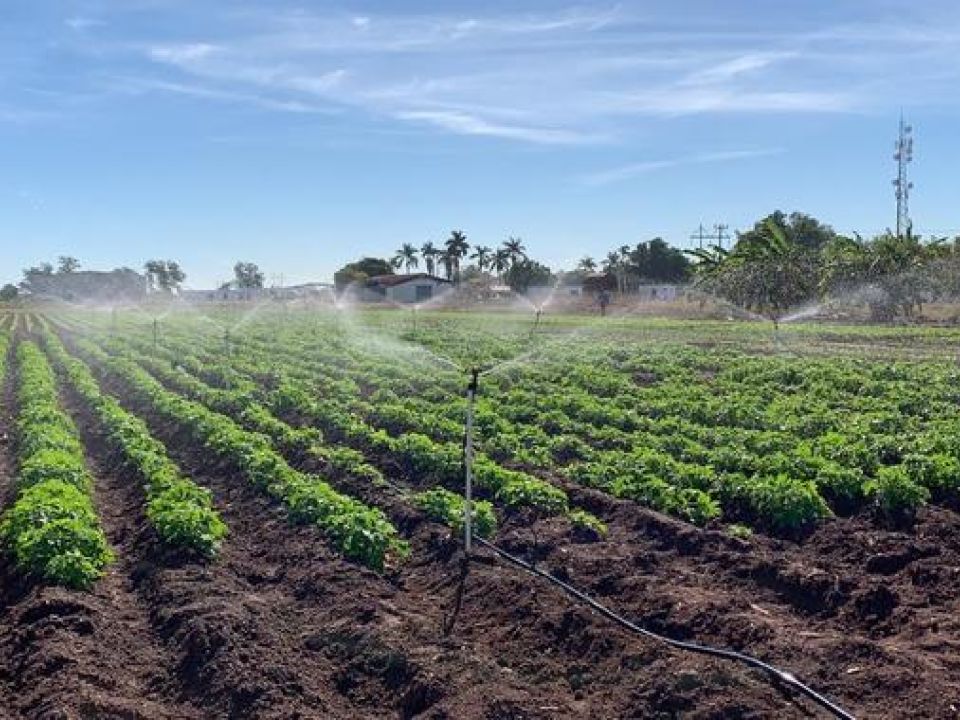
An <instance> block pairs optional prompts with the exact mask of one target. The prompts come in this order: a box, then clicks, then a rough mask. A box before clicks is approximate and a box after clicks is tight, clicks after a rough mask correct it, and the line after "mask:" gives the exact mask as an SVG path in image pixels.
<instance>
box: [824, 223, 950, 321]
mask: <svg viewBox="0 0 960 720" xmlns="http://www.w3.org/2000/svg"><path fill="white" fill-rule="evenodd" d="M823 266H824V271H823V276H822V278H821V290H822V291H823V292H824V293H826V294H828V295H831V296H833V297H834V298H836V299H839V300H843V299H847V300H852V301H853V302H855V303H861V302H862V303H865V304H866V305H867V306H868V307H869V308H870V312H871V316H872V318H873V319H874V320H877V321H889V320H892V319H893V318H894V317H895V316H896V315H898V314H903V315H906V316H908V317H909V316H911V315H913V313H914V309H917V310H922V307H923V303H924V302H925V301H927V300H931V299H933V298H935V297H936V296H937V295H939V294H950V290H951V285H953V284H954V281H955V280H956V277H957V276H956V274H955V272H954V269H955V268H956V260H955V253H954V250H953V248H952V247H951V246H950V245H948V244H947V243H946V241H945V240H934V241H932V242H929V243H924V242H923V241H922V240H921V239H920V238H919V237H917V236H915V235H913V233H912V232H910V231H909V230H908V231H907V232H906V233H905V234H904V235H901V236H897V235H895V234H894V233H892V232H889V231H888V232H886V233H884V234H882V235H878V236H877V237H875V238H873V239H872V240H864V239H863V238H861V237H859V236H855V237H853V238H836V239H835V240H834V241H833V242H831V243H830V244H828V245H827V246H826V247H825V248H824V251H823Z"/></svg>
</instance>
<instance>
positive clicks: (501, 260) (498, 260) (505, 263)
mask: <svg viewBox="0 0 960 720" xmlns="http://www.w3.org/2000/svg"><path fill="white" fill-rule="evenodd" d="M490 267H491V268H492V269H493V271H494V272H496V273H497V279H498V280H502V279H503V274H504V273H505V272H506V271H507V269H508V268H509V267H510V253H509V252H507V251H506V250H505V249H504V248H500V249H499V250H497V251H496V252H495V253H494V254H493V257H492V258H490Z"/></svg>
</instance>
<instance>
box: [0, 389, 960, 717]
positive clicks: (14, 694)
mask: <svg viewBox="0 0 960 720" xmlns="http://www.w3.org/2000/svg"><path fill="white" fill-rule="evenodd" d="M106 387H107V388H108V389H109V390H111V391H112V392H114V393H115V394H117V395H118V397H120V398H121V399H123V398H124V397H125V396H124V393H123V388H122V387H120V386H116V385H113V384H110V383H108V384H107V385H106ZM5 398H6V399H7V400H9V388H8V389H7V392H6V394H5ZM64 401H65V405H66V406H67V408H68V409H69V410H70V412H71V413H72V414H73V416H74V418H75V419H76V420H77V422H78V425H79V426H80V427H81V430H82V434H83V436H84V440H85V443H86V446H87V448H88V452H89V463H90V467H91V469H92V471H93V473H94V475H95V476H96V481H97V483H96V487H97V490H96V503H97V506H98V508H99V510H100V512H101V515H102V519H103V522H104V525H105V529H106V531H107V534H108V536H109V538H110V541H111V543H112V544H113V546H114V547H115V549H116V550H117V554H118V558H119V559H118V562H117V563H116V564H115V565H114V566H113V567H112V568H111V569H110V571H109V574H108V575H107V576H106V577H105V578H104V579H103V580H102V581H101V582H100V583H99V584H98V585H97V586H96V587H95V588H94V590H93V591H92V592H87V593H84V592H74V591H68V590H62V589H50V588H42V587H39V586H36V585H34V584H32V583H30V582H29V581H25V580H21V579H17V578H16V575H15V574H14V573H13V572H12V570H11V568H10V567H9V565H8V564H7V563H8V560H7V559H3V560H2V563H3V564H2V565H0V583H2V586H0V702H2V703H3V705H2V708H0V717H7V716H9V717H14V718H16V717H30V718H89V717H95V718H197V717H211V718H212V717H216V718H219V717H233V718H414V717H416V718H431V719H435V720H439V719H441V718H451V719H453V718H456V719H457V720H460V719H468V720H469V719H477V720H480V719H484V720H494V719H498V720H507V719H513V720H520V719H540V718H544V719H545V718H674V717H684V718H807V717H825V715H824V714H823V711H822V710H818V709H817V708H816V707H815V706H813V705H811V704H810V703H809V702H808V701H806V700H804V699H802V698H798V697H797V696H795V695H794V694H793V693H791V692H790V691H789V690H788V689H787V688H784V687H778V686H777V685H775V684H773V683H771V682H770V681H769V679H767V678H766V677H764V676H762V675H760V674H758V673H757V672H755V671H753V670H749V669H747V668H744V667H742V666H739V665H736V664H731V663H730V662H726V661H722V660H713V659H710V658H705V657H702V656H695V655H690V654H685V653H682V652H680V651H676V650H673V649H670V648H668V647H665V646H663V645H661V644H658V643H655V642H652V641H650V640H647V639H643V638H639V637H636V636H634V635H631V634H629V633H627V632H626V631H624V630H621V629H620V628H619V627H617V626H615V625H612V624H611V623H610V622H609V621H608V620H606V619H604V618H602V617H600V616H598V615H596V614H594V613H592V612H590V611H588V610H586V609H584V608H582V607H580V606H577V605H575V604H574V603H573V602H572V601H571V600H570V599H569V598H568V597H567V596H566V595H564V594H563V593H562V592H561V591H560V590H558V589H556V588H554V587H553V586H551V585H549V584H546V583H545V582H544V581H542V580H539V579H536V578H533V577H531V576H529V575H527V574H525V573H523V572H522V571H521V570H519V569H516V568H514V567H512V566H510V565H508V564H506V563H504V562H503V561H499V560H495V559H493V558H492V557H490V556H489V555H488V554H486V553H485V552H483V551H481V552H480V553H479V555H480V557H479V558H477V559H475V560H474V561H473V562H471V563H470V565H469V570H468V572H467V573H466V575H465V577H464V576H463V575H462V574H461V568H462V564H461V556H460V553H459V550H458V548H459V544H458V543H457V542H455V541H453V540H452V539H451V538H449V534H448V532H447V531H446V530H445V529H444V528H442V527H440V526H438V525H436V524H433V523H431V522H429V521H427V520H425V519H424V518H423V517H422V516H421V515H420V514H419V513H417V512H416V511H414V510H411V509H410V508H409V507H407V506H406V505H405V504H404V503H402V502H401V501H399V500H398V499H397V498H395V497H392V496H391V495H390V493H387V492H385V493H384V494H383V496H382V498H381V504H382V506H383V507H384V508H385V509H386V510H387V511H388V512H389V513H390V514H391V516H392V517H393V519H394V521H395V522H396V523H397V525H398V527H400V528H401V529H402V531H403V532H404V534H405V535H406V536H407V537H408V538H409V539H410V541H411V544H412V546H413V552H412V556H411V560H410V561H409V562H407V563H406V564H404V565H403V566H402V567H400V568H397V569H393V570H391V571H389V572H388V573H386V574H384V575H378V574H375V573H373V572H370V571H367V570H364V569H362V568H360V567H358V566H357V565H355V564H353V563H349V562H346V561H343V560H341V559H339V558H338V557H337V556H336V555H335V554H334V553H332V552H331V551H330V550H329V549H328V548H327V546H326V545H325V543H324V542H323V541H322V539H321V538H320V537H319V534H318V533H317V532H316V531H314V530H312V529H311V528H309V527H298V526H294V525H291V524H290V523H289V522H288V521H287V520H286V519H285V518H284V516H283V513H282V511H281V510H280V509H279V508H278V507H276V506H274V505H273V504H271V503H270V502H269V501H268V500H266V499H264V498H263V497H262V496H260V495H258V494H256V492H255V491H254V490H252V489H251V488H249V487H248V486H247V485H246V484H245V483H244V481H243V479H242V478H240V477H239V476H238V475H237V474H236V473H235V472H234V469H233V468H230V467H228V466H222V465H218V464H216V463H214V462H212V461H211V460H210V458H209V457H206V456H205V455H204V454H203V453H202V452H198V451H197V449H196V448H195V446H194V444H193V443H192V442H191V441H190V439H189V438H188V437H185V436H183V435H181V434H179V433H178V432H177V431H176V430H175V429H174V428H171V427H169V426H166V425H164V424H163V423H160V422H158V421H157V419H156V418H155V417H153V416H151V414H150V413H149V412H146V410H145V408H139V407H133V406H129V405H128V409H131V410H134V411H136V412H137V413H138V414H140V415H141V416H142V417H144V418H145V419H146V420H147V421H148V423H149V424H150V426H151V429H152V431H153V432H154V434H155V435H156V436H157V437H158V438H160V439H161V440H163V441H164V442H165V443H167V445H168V447H169V448H170V449H171V453H172V455H173V457H174V459H175V460H177V461H178V463H180V465H181V467H182V468H183V470H184V471H185V472H187V473H188V474H189V475H190V476H191V477H193V478H194V479H196V480H197V482H199V483H200V484H202V485H205V486H206V487H209V488H210V489H211V490H212V491H213V493H214V497H215V502H216V505H217V507H218V508H219V509H220V511H221V513H222V516H223V519H224V520H225V521H226V522H227V524H228V525H229V528H230V535H229V536H228V538H227V541H226V543H225V545H224V547H223V552H222V555H221V557H220V558H219V559H218V560H216V561H214V562H203V561H200V560H198V559H196V558H189V557H182V556H177V555H175V554H170V553H168V552H164V551H162V550H161V549H160V547H159V545H158V543H157V542H156V539H155V538H154V536H153V534H152V532H151V530H150V529H149V526H148V524H147V522H146V520H145V518H144V517H143V514H142V491H141V489H140V487H139V485H138V483H137V480H136V478H135V477H132V476H131V475H130V474H129V473H128V472H126V471H125V470H124V469H123V468H122V466H121V465H119V464H118V462H117V458H116V457H114V456H112V455H111V453H110V452H109V451H108V449H107V446H106V445H105V443H104V442H103V439H102V438H101V437H100V435H99V430H98V428H97V426H96V423H95V422H94V421H93V419H92V418H91V416H90V415H89V414H87V413H86V412H85V411H84V409H83V408H82V407H81V406H80V405H79V404H78V403H77V399H76V398H74V397H72V396H71V395H70V394H69V393H65V394H64ZM10 407H11V406H10V403H9V402H7V403H5V405H4V408H5V411H4V418H3V420H2V424H3V427H2V428H0V431H2V432H7V431H8V429H9V412H10ZM0 455H2V460H0V483H2V486H3V488H4V492H5V493H6V494H5V495H4V500H5V501H8V500H9V492H8V491H9V487H10V483H11V477H12V472H11V464H10V463H11V461H10V452H9V450H5V451H4V452H2V453H0ZM353 490H355V491H357V492H358V494H364V495H367V496H370V495H371V493H370V489H369V488H359V487H358V488H353ZM361 491H362V493H361ZM574 494H575V496H576V497H575V499H576V500H577V502H578V503H579V504H581V505H583V506H585V507H587V508H589V509H591V510H593V511H595V512H596V513H597V514H599V515H600V516H601V517H602V518H603V519H604V520H606V521H607V522H608V524H609V526H610V534H609V536H608V537H607V538H606V539H604V540H603V541H592V540H591V539H589V538H584V537H578V536H576V535H574V534H573V533H571V531H570V530H569V529H568V528H567V527H566V526H565V525H563V524H561V523H558V522H556V521H550V520H538V519H535V518H525V517H513V518H509V519H508V520H507V522H506V523H505V524H504V526H503V527H502V528H501V529H500V531H499V533H498V535H497V537H496V538H495V541H496V542H497V544H499V545H500V546H501V547H503V548H505V549H507V550H508V551H510V552H513V553H515V554H518V555H520V556H522V557H524V558H526V559H528V560H532V561H535V562H536V563H537V564H538V565H539V566H540V567H542V568H544V569H546V570H548V571H550V572H552V573H553V574H555V575H557V576H558V577H561V578H563V579H565V580H567V581H569V582H571V583H572V584H574V585H576V586H577V587H580V588H582V589H583V590H585V591H587V592H588V593H590V594H592V595H593V596H595V597H597V598H598V599H599V600H600V601H601V602H603V603H605V604H607V605H609V606H610V607H611V608H613V609H615V610H617V611H618V612H621V613H622V614H624V615H625V616H626V617H628V618H630V619H631V620H633V621H635V622H637V623H639V624H641V625H644V626H646V627H648V628H650V629H652V630H655V631H658V632H662V633H666V634H669V635H671V636H673V637H676V638H681V639H691V640H697V641H699V642H703V643H712V644H716V645H720V646H723V647H728V648H733V649H738V650H742V651H744V652H748V653H750V654H753V655H756V656H759V657H760V658H762V659H764V660H766V661H768V662H770V663H773V664H775V665H777V666H779V667H781V668H783V669H785V670H789V671H790V672H792V673H794V674H795V675H797V676H798V677H800V678H801V679H803V680H804V681H806V682H807V683H809V684H810V685H812V686H813V687H814V688H816V689H817V690H818V691H820V692H822V693H823V694H825V695H826V696H828V697H829V698H831V699H833V700H835V701H836V702H838V703H839V704H841V705H843V706H844V707H846V708H847V709H848V710H850V711H851V712H853V713H854V714H856V715H857V716H858V717H871V718H905V717H909V718H960V515H958V513H957V512H956V510H955V509H947V508H938V507H932V508H929V509H926V510H924V511H922V512H921V513H920V515H919V517H918V519H917V522H916V524H915V525H914V526H912V527H910V528H907V529H900V530H892V529H884V528H883V527H881V526H880V525H878V524H877V523H876V522H875V521H874V520H872V519H871V518H869V517H855V518H840V519H835V520H831V521H828V522H825V523H823V524H822V525H821V526H820V527H819V528H818V529H817V530H816V532H814V533H813V534H812V535H811V536H809V537H807V538H805V539H803V540H802V541H800V542H792V541H784V540H777V539H772V538H768V537H765V536H760V535H758V536H755V537H753V538H751V539H750V540H747V541H744V540H738V539H735V538H731V537H729V536H727V535H725V534H724V533H722V532H720V531H717V530H699V529H697V528H694V527H691V526H689V525H686V524H683V523H680V522H676V521H673V520H670V519H668V518H665V517H664V516H661V515H658V514H656V513H652V512H649V511H646V510H643V509H641V508H639V507H637V506H635V505H633V504H631V503H625V502H619V501H615V500H611V499H609V498H607V497H605V496H602V495H600V494H597V493H593V492H589V491H576V492H575V493H574ZM461 582H462V587H461ZM461 589H462V598H461V602H460V603H459V609H458V603H457V598H458V595H459V593H460V591H461Z"/></svg>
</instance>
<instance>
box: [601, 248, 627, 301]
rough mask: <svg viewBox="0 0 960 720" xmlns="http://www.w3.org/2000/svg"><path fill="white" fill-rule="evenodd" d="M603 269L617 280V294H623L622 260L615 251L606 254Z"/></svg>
mask: <svg viewBox="0 0 960 720" xmlns="http://www.w3.org/2000/svg"><path fill="white" fill-rule="evenodd" d="M603 269H604V270H606V271H607V272H608V273H610V274H611V275H613V276H614V277H615V278H616V279H617V292H619V293H622V292H623V258H622V257H621V256H620V253H619V252H617V251H616V250H611V251H610V252H608V253H607V257H606V258H604V260H603Z"/></svg>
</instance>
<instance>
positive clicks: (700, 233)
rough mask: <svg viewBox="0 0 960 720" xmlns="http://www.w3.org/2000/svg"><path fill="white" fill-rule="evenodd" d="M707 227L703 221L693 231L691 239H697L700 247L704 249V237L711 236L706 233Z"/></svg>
mask: <svg viewBox="0 0 960 720" xmlns="http://www.w3.org/2000/svg"><path fill="white" fill-rule="evenodd" d="M706 232H707V229H706V228H705V227H704V226H703V223H700V227H698V228H697V229H696V230H694V231H693V234H692V235H690V239H691V240H696V241H697V242H698V247H699V248H700V249H701V250H703V240H704V238H709V237H710V236H709V235H707V234H706Z"/></svg>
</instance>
